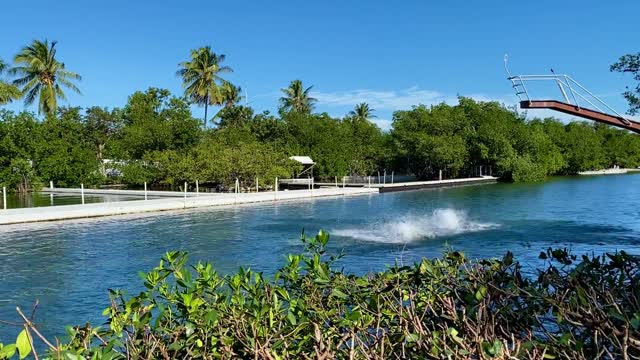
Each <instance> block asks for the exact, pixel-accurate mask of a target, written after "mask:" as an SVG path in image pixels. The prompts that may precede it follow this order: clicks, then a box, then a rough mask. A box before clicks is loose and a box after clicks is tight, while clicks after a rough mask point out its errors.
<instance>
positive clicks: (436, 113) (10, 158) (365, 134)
mask: <svg viewBox="0 0 640 360" xmlns="http://www.w3.org/2000/svg"><path fill="white" fill-rule="evenodd" d="M55 46H56V43H55V42H52V43H49V42H47V41H35V42H34V43H33V44H31V45H29V46H27V47H25V48H24V49H23V50H22V51H20V53H19V54H18V55H16V56H15V58H14V64H15V66H13V67H11V66H9V65H8V64H6V63H4V62H0V72H2V71H4V72H5V73H6V74H9V75H14V76H17V78H15V79H14V80H13V82H12V83H11V82H9V81H0V104H3V103H5V104H6V103H8V102H11V101H15V100H16V99H18V98H23V99H24V102H25V104H27V105H28V104H31V103H34V102H36V101H37V104H38V112H39V116H38V115H36V114H34V113H30V112H21V113H14V112H10V111H2V110H0V183H1V184H3V185H6V186H7V187H8V188H9V189H13V190H17V191H27V190H29V189H31V188H33V187H37V186H39V185H41V184H43V183H44V184H47V183H48V182H49V181H53V182H54V183H55V184H56V185H57V186H78V185H79V184H80V183H84V184H86V185H100V184H109V183H121V184H125V185H128V186H134V187H135V186H140V185H142V184H143V183H145V182H147V183H148V184H149V185H151V186H169V187H179V186H181V184H184V182H185V181H186V182H189V183H190V184H193V183H194V182H195V181H196V180H197V181H199V182H200V184H203V185H205V186H209V187H216V188H218V189H223V190H224V189H228V188H229V187H230V185H232V184H233V183H234V182H235V179H236V178H239V179H240V181H241V183H242V185H243V186H247V187H253V186H254V182H255V179H256V178H258V179H261V180H259V181H260V183H261V184H263V185H265V186H268V185H270V184H272V183H273V181H274V179H275V178H276V177H280V178H284V177H290V176H292V175H293V174H295V173H296V172H297V171H299V170H300V167H299V165H298V164H296V163H293V162H292V161H290V160H289V157H290V156H293V155H308V156H311V157H312V158H313V159H314V160H315V161H316V162H317V166H316V168H315V172H314V175H315V176H316V177H318V178H319V179H321V180H322V179H333V178H334V177H335V176H337V177H342V176H347V175H359V176H366V175H373V174H376V173H377V172H378V171H380V172H382V171H384V170H387V172H388V173H390V172H391V171H394V172H395V173H396V174H401V173H406V174H414V175H416V176H417V177H419V178H420V179H430V178H437V176H438V174H439V172H440V171H443V173H444V176H445V177H457V176H470V175H477V174H479V172H480V171H479V169H480V168H482V169H483V173H484V174H488V173H491V174H494V175H500V176H501V177H502V179H504V180H506V181H536V180H541V179H543V178H544V177H545V176H548V175H561V174H573V173H576V172H578V171H581V170H593V169H601V168H606V167H611V166H614V165H618V166H621V167H637V166H639V165H640V138H638V137H637V136H635V135H631V134H629V133H628V132H625V131H621V130H616V129H613V128H610V127H606V126H602V125H597V124H595V123H586V122H574V123H570V124H563V123H561V122H560V121H558V120H555V119H552V118H548V119H534V120H527V119H526V118H525V116H524V114H519V113H517V112H516V111H515V110H512V109H509V108H506V107H505V106H504V105H501V104H498V103H493V102H488V103H485V102H476V101H473V100H471V99H466V98H460V99H459V104H458V105H447V104H439V105H435V106H424V105H416V106H415V107H413V108H412V109H408V110H402V111H397V112H395V113H394V115H393V123H392V129H391V130H390V131H388V132H384V131H381V130H380V129H379V128H378V127H377V126H376V125H375V124H374V123H373V122H372V121H371V120H372V119H373V118H375V114H374V110H373V109H371V108H370V107H369V105H368V104H366V103H361V104H358V105H357V106H356V107H355V108H354V110H353V111H351V112H349V113H348V114H346V115H345V116H344V117H343V118H333V117H331V116H329V115H328V114H326V113H315V112H314V105H315V103H316V99H314V98H313V97H312V92H311V90H312V88H311V87H310V86H305V85H303V83H302V82H301V81H300V80H294V81H291V83H290V84H289V86H288V87H286V88H284V89H282V95H283V96H282V97H281V98H280V99H279V103H280V108H279V111H278V113H277V114H271V113H269V112H263V113H256V111H255V110H254V109H252V108H250V107H248V106H244V105H241V101H242V95H241V94H242V91H241V89H240V88H239V87H237V86H235V85H233V84H231V83H230V82H228V81H227V80H225V79H224V78H222V77H221V76H222V75H223V74H225V73H228V72H231V71H232V69H231V68H230V67H228V66H225V65H223V64H222V63H223V62H224V61H225V56H224V55H222V54H216V53H215V52H213V51H212V50H211V48H209V47H203V48H200V49H196V50H193V51H192V52H191V56H190V58H189V60H188V61H185V62H182V63H180V64H178V71H177V75H178V76H179V77H180V78H181V79H182V82H183V87H184V89H185V93H184V95H181V96H176V95H172V94H171V93H170V92H169V91H168V90H165V89H156V88H150V89H147V90H145V91H138V92H136V93H134V94H132V95H131V96H129V99H128V101H127V103H126V104H124V106H123V107H121V108H115V109H106V108H101V107H91V108H87V109H80V108H74V107H59V106H58V100H64V99H65V95H64V92H63V90H62V89H63V87H66V88H68V89H71V90H73V91H76V92H79V90H78V88H77V87H76V85H75V84H74V83H73V81H76V80H80V76H79V75H78V74H75V73H73V72H71V71H69V70H67V69H66V67H65V65H64V63H62V62H60V61H58V60H57V59H56V48H55ZM612 70H619V71H624V72H632V73H634V74H635V76H636V78H637V76H638V75H637V73H638V71H637V70H638V69H637V56H635V57H634V56H631V55H628V56H626V57H623V58H622V59H621V60H620V62H619V63H617V64H615V65H613V66H612ZM6 74H5V75H4V76H5V78H6ZM0 75H2V74H1V73H0ZM0 80H2V79H0ZM626 96H627V98H628V99H629V101H630V105H631V110H630V111H635V109H636V107H634V102H636V101H637V97H636V96H637V95H634V93H633V92H632V91H629V92H627V93H626ZM193 104H195V105H200V106H204V108H205V118H204V119H202V120H199V119H196V118H194V117H193V115H192V113H191V105H193ZM210 106H216V107H217V108H216V109H217V113H216V115H215V116H214V117H213V118H211V119H210V118H209V117H208V112H209V107H210ZM211 123H214V124H215V126H211ZM203 125H204V126H203Z"/></svg>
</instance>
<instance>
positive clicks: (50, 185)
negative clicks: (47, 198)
mask: <svg viewBox="0 0 640 360" xmlns="http://www.w3.org/2000/svg"><path fill="white" fill-rule="evenodd" d="M49 189H51V190H53V181H51V180H50V181H49Z"/></svg>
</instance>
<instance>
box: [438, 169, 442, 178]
mask: <svg viewBox="0 0 640 360" xmlns="http://www.w3.org/2000/svg"><path fill="white" fill-rule="evenodd" d="M438 181H442V170H440V172H439V175H438Z"/></svg>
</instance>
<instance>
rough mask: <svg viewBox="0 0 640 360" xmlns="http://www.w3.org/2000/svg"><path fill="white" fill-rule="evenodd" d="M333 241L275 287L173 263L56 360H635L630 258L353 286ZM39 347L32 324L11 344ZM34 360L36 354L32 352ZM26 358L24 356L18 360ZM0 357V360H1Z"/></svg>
mask: <svg viewBox="0 0 640 360" xmlns="http://www.w3.org/2000/svg"><path fill="white" fill-rule="evenodd" d="M328 240H329V235H328V234H327V233H325V232H320V233H319V234H318V235H317V236H315V237H313V238H309V239H306V238H304V237H303V241H304V242H305V245H306V250H305V252H304V253H303V254H300V255H289V256H288V258H287V261H286V264H285V265H284V267H282V268H281V269H280V270H279V271H278V272H277V274H276V275H275V276H274V277H273V278H268V279H267V278H265V277H264V276H263V275H262V274H260V273H255V272H252V271H249V270H242V269H241V270H240V271H239V272H238V273H236V274H234V275H231V276H220V275H219V274H217V273H216V272H215V270H213V269H212V267H211V265H210V264H207V263H198V264H196V265H194V266H188V265H187V256H186V254H184V253H180V252H170V253H167V254H166V256H165V257H164V258H163V259H162V260H161V261H160V265H159V266H158V267H156V268H155V269H153V270H152V271H151V272H149V273H146V274H144V285H145V287H146V288H147V290H146V291H145V292H142V293H140V294H139V295H137V296H133V297H127V296H124V295H123V294H122V293H121V292H119V291H110V296H111V306H110V307H109V308H108V309H106V310H105V311H104V315H105V316H106V317H107V325H106V328H92V327H91V326H89V325H86V326H82V327H75V328H71V329H69V330H68V332H69V340H67V342H65V343H62V344H59V345H58V343H57V342H49V344H48V345H47V346H48V347H49V349H48V354H47V356H48V357H50V358H52V359H58V358H60V359H62V358H64V359H79V358H87V359H88V358H91V359H129V358H131V359H184V358H203V359H213V358H224V359H231V358H242V359H248V358H252V359H311V358H313V359H387V358H391V359H394V358H401V359H402V358H404V359H420V358H433V359H440V358H443V359H445V358H450V359H459V358H472V359H488V358H495V359H511V358H530V359H542V358H546V359H555V358H557V359H594V358H609V359H618V358H621V359H622V358H629V359H631V358H638V357H640V296H639V295H640V294H639V293H640V287H639V286H638V280H639V276H640V275H639V273H638V262H639V261H640V260H638V259H637V258H636V257H633V256H631V255H628V254H626V253H624V252H621V253H618V254H610V255H603V256H592V257H587V256H584V257H582V258H580V259H579V260H578V259H577V258H576V257H575V256H573V255H571V254H569V253H568V252H567V251H566V250H551V249H549V250H548V251H546V252H543V253H541V258H542V259H543V261H544V262H545V266H544V267H543V268H542V269H540V270H538V271H537V273H535V274H532V273H531V272H528V273H525V272H524V271H523V269H522V267H521V265H520V264H519V263H518V262H517V261H515V260H514V259H513V256H512V255H511V254H510V253H507V254H506V255H505V256H504V258H502V259H492V260H481V261H470V260H468V259H466V258H465V256H464V255H463V254H462V253H460V252H449V253H447V254H445V255H444V256H443V257H442V258H439V259H433V260H430V259H424V260H422V261H421V262H420V263H416V264H414V265H413V266H394V267H391V268H389V269H388V270H386V271H383V272H380V273H376V274H367V275H364V276H356V275H351V274H345V273H343V272H341V271H337V270H336V269H335V268H334V264H335V261H336V260H337V259H338V258H339V257H340V255H331V254H327V253H326V252H325V249H326V245H327V242H328ZM36 340H43V339H40V335H39V333H38V331H37V328H36V327H35V326H34V325H33V324H32V323H31V322H30V321H28V320H27V318H26V317H25V330H24V331H23V332H22V333H21V335H20V336H19V337H18V341H17V342H16V344H11V345H5V346H4V348H2V349H0V354H3V355H4V356H6V357H11V356H12V355H13V353H14V352H15V353H16V355H17V354H18V352H20V354H22V355H25V354H26V353H27V352H30V351H32V350H31V349H32V345H31V344H32V342H33V341H36ZM35 348H38V346H36V347H35ZM16 349H17V350H20V351H17V350H16ZM1 357H2V355H0V358H1Z"/></svg>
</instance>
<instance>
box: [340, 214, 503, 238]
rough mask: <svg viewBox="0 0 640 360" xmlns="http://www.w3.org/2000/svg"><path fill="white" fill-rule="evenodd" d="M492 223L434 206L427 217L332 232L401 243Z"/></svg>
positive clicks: (490, 226)
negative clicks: (474, 219) (435, 208)
mask: <svg viewBox="0 0 640 360" xmlns="http://www.w3.org/2000/svg"><path fill="white" fill-rule="evenodd" d="M495 227H497V225H496V224H491V223H480V222H475V221H472V220H470V219H469V218H468V217H467V214H466V213H465V212H463V211H459V210H454V209H437V210H434V211H433V212H432V213H431V214H430V215H427V216H416V215H408V216H404V217H403V218H402V219H399V220H394V221H390V222H386V223H382V224H379V225H374V226H373V227H372V228H369V229H364V228H349V229H334V230H332V231H331V234H332V235H335V236H340V237H348V238H352V239H356V240H361V241H369V242H380V243H389V244H405V243H409V242H413V241H418V240H422V239H432V238H436V237H442V236H451V235H456V234H462V233H467V232H475V231H483V230H487V229H491V228H495Z"/></svg>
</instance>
